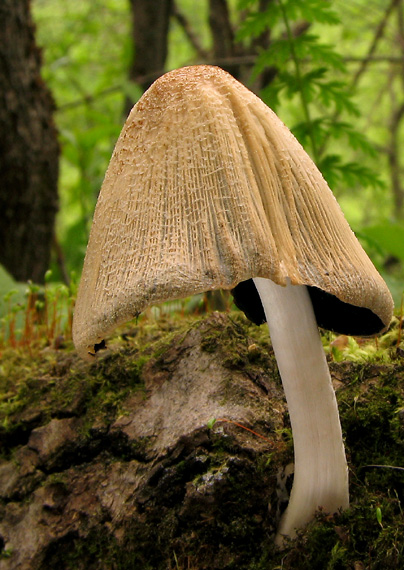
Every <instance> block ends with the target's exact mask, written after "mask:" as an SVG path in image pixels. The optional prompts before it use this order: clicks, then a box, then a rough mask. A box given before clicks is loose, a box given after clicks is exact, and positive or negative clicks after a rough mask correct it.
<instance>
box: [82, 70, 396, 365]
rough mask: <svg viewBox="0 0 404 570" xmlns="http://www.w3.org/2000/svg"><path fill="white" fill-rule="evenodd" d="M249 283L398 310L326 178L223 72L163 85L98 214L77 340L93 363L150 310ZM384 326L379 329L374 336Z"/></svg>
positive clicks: (130, 139)
mask: <svg viewBox="0 0 404 570" xmlns="http://www.w3.org/2000/svg"><path fill="white" fill-rule="evenodd" d="M252 277H265V278H268V279H272V280H273V281H274V282H276V283H278V284H280V285H284V284H285V283H286V278H289V279H290V281H291V283H292V284H299V285H308V286H309V287H312V288H315V289H318V290H320V291H322V292H325V293H326V294H329V295H330V296H333V297H336V298H337V299H338V300H340V301H341V302H343V303H345V304H348V305H350V306H355V307H359V308H364V309H366V311H370V312H371V313H372V314H373V315H375V316H376V321H377V323H378V325H377V330H373V331H370V334H373V333H376V332H378V331H380V330H381V329H383V328H385V327H386V326H387V325H388V324H389V322H390V319H391V315H392V309H393V302H392V298H391V295H390V293H389V291H388V289H387V286H386V284H385V283H384V281H383V279H382V278H381V276H380V275H379V273H378V272H377V271H376V269H375V267H374V266H373V264H372V262H371V261H370V259H369V258H368V256H367V255H366V253H365V251H364V250H363V248H362V247H361V245H360V243H359V242H358V240H357V239H356V237H355V235H354V234H353V232H352V231H351V229H350V227H349V225H348V223H347V222H346V220H345V218H344V215H343V213H342V211H341V209H340V207H339V205H338V203H337V201H336V200H335V198H334V196H333V194H332V192H331V190H330V189H329V187H328V185H327V183H326V182H325V180H324V178H323V177H322V175H321V173H320V172H319V170H318V169H317V167H316V166H315V164H314V163H313V161H312V160H311V159H310V157H309V156H308V155H307V153H306V152H305V151H304V149H303V148H302V146H301V145H300V144H299V142H298V141H297V140H296V139H295V137H294V136H293V135H292V134H291V132H290V131H289V130H288V128H287V127H286V126H285V125H284V124H283V123H282V121H281V120H280V119H279V118H278V117H277V116H276V115H275V113H274V112H273V111H271V109H269V107H267V105H265V104H264V103H263V101H261V100H260V99H259V98H258V97H257V96H256V95H254V94H253V93H252V92H251V91H249V90H248V89H247V88H246V87H244V86H243V85H242V84H241V83H239V82H238V81H237V80H235V79H234V78H233V77H232V76H231V75H229V74H228V73H226V72H225V71H223V70H222V69H220V68H218V67H213V66H204V65H201V66H191V67H185V68H181V69H178V70H175V71H171V72H169V73H167V74H165V75H163V76H162V77H160V78H159V79H158V80H157V81H155V83H154V84H153V85H152V86H151V87H150V88H149V89H148V91H146V93H145V94H144V95H143V96H142V97H141V99H140V100H139V101H138V103H137V104H136V105H135V106H134V107H133V109H132V111H131V113H130V115H129V117H128V119H127V121H126V123H125V125H124V127H123V129H122V132H121V134H120V137H119V139H118V141H117V144H116V146H115V150H114V152H113V155H112V158H111V161H110V164H109V167H108V170H107V172H106V175H105V179H104V182H103V185H102V188H101V192H100V195H99V198H98V202H97V206H96V209H95V214H94V219H93V225H92V229H91V234H90V239H89V243H88V247H87V253H86V257H85V262H84V268H83V273H82V277H81V282H80V287H79V291H78V296H77V303H76V308H75V315H74V324H73V340H74V343H75V345H76V348H77V350H78V352H79V353H80V354H82V355H83V356H86V355H87V353H88V352H90V353H91V352H93V351H94V346H95V345H97V344H98V343H100V341H101V340H102V339H103V338H104V337H105V335H106V334H108V333H109V332H111V331H112V330H113V329H114V328H115V327H116V326H117V325H119V324H122V323H123V322H126V321H128V320H130V319H131V318H134V317H135V316H137V315H138V314H139V313H140V312H141V311H143V310H144V309H145V308H146V307H148V306H149V305H152V304H156V303H160V302H163V301H167V300H172V299H177V298H181V297H185V296H189V295H192V294H195V293H200V292H204V291H208V290H213V289H219V288H221V289H233V288H234V287H235V286H236V285H238V284H239V283H240V282H243V281H246V280H249V279H250V278H252ZM374 328H375V327H374Z"/></svg>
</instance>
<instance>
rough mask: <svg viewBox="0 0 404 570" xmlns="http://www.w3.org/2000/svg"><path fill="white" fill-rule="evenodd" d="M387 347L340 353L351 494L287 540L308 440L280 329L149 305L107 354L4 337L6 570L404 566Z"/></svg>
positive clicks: (337, 371)
mask: <svg viewBox="0 0 404 570" xmlns="http://www.w3.org/2000/svg"><path fill="white" fill-rule="evenodd" d="M385 352H386V354H387V353H388V357H385V358H383V362H381V361H380V359H379V360H378V359H377V358H374V359H373V361H372V362H363V363H356V362H348V361H342V362H338V363H337V362H330V368H331V375H332V378H333V382H334V385H335V388H336V390H337V396H338V400H339V407H340V412H341V420H342V427H343V432H344V436H345V439H346V447H347V454H348V461H349V466H350V487H351V508H350V509H349V510H348V511H346V512H344V513H340V514H337V515H335V516H328V514H327V513H321V512H319V513H318V516H317V517H316V519H315V520H314V521H313V523H312V524H310V525H309V527H308V528H307V529H305V530H304V531H302V532H301V533H300V534H299V535H298V537H297V538H296V539H295V540H293V541H290V542H289V543H287V544H286V545H285V548H284V549H283V551H279V550H278V549H277V548H276V547H275V546H274V544H273V537H274V533H275V531H276V528H277V524H278V520H279V516H280V514H281V512H282V510H283V509H284V508H285V505H286V504H287V500H288V490H289V489H290V486H291V480H292V477H293V446H292V440H291V432H290V427H289V420H288V415H287V408H286V403H285V401H284V396H283V390H282V385H281V383H280V379H279V376H278V372H277V367H276V362H275V360H274V356H273V353H272V351H271V346H270V341H269V338H268V335H267V333H266V327H261V328H259V327H255V326H252V325H250V324H248V322H247V321H246V320H245V319H244V317H242V316H241V315H240V314H238V313H231V314H224V313H212V314H211V315H209V316H205V317H203V318H193V319H183V320H182V321H179V320H178V319H177V320H174V319H171V318H170V319H161V320H160V321H158V322H155V321H148V320H144V321H143V322H141V323H139V324H137V325H133V326H132V327H131V328H128V329H126V330H125V332H124V333H121V334H120V336H117V337H116V338H115V339H112V340H111V341H110V342H109V343H108V349H107V350H105V351H102V352H101V353H100V355H99V357H98V358H97V359H96V360H95V362H94V363H92V364H87V363H84V362H82V361H80V360H79V359H78V358H77V356H76V355H75V353H74V352H73V351H72V349H71V347H66V348H59V349H58V350H56V349H55V350H54V349H51V348H48V349H45V350H43V351H42V352H40V353H35V354H31V355H30V354H29V353H28V352H27V351H25V352H24V351H22V350H21V349H20V350H18V351H16V350H11V349H8V350H4V351H3V354H2V360H1V364H0V390H1V391H0V398H1V399H0V421H1V424H0V446H1V460H0V547H1V554H0V570H17V569H18V570H39V569H40V570H47V569H49V570H50V569H52V570H53V569H54V568H59V569H70V568H72V569H73V568H74V569H75V570H84V569H85V570H92V569H94V570H114V569H123V570H129V569H135V568H136V570H143V569H144V570H149V569H150V570H152V569H153V570H167V569H173V570H174V569H194V570H205V569H206V570H222V569H237V570H243V569H251V570H253V569H254V570H259V569H262V570H264V569H265V570H267V569H275V568H281V567H282V568H285V569H292V568H293V569H296V568H299V569H303V570H304V569H306V568H307V569H309V568H310V569H311V570H315V569H321V570H323V569H324V568H329V569H339V568H341V569H345V568H347V569H349V568H352V569H354V570H361V569H365V568H366V569H367V568H372V569H373V568H374V569H376V568H383V569H384V568H397V569H398V568H403V567H404V554H403V548H404V546H403V541H402V537H403V536H404V518H403V514H402V508H403V506H404V504H403V492H404V470H400V469H396V468H394V469H393V468H392V467H400V466H401V467H403V466H404V358H403V356H402V351H401V350H397V349H396V347H395V348H394V350H393V349H390V348H386V349H385ZM214 420H215V421H214ZM375 465H384V466H387V465H388V466H390V467H375Z"/></svg>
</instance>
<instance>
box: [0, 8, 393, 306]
mask: <svg viewBox="0 0 404 570" xmlns="http://www.w3.org/2000/svg"><path fill="white" fill-rule="evenodd" d="M0 21H1V26H0V133H1V137H0V241H1V244H2V245H1V248H0V264H1V271H0V293H2V294H3V295H4V294H5V293H6V292H7V290H8V289H10V288H11V287H12V286H14V285H15V282H16V281H19V282H26V281H27V280H31V281H33V282H35V283H42V282H44V280H45V276H46V280H47V281H48V282H49V281H55V282H59V283H60V282H61V283H65V284H66V285H68V284H69V283H70V281H71V280H72V279H74V280H77V279H78V278H79V276H80V272H81V267H82V263H83V258H84V254H85V248H86V244H87V239H88V233H89V230H90V227H91V220H92V215H93V211H94V207H95V203H96V200H97V196H98V192H99V190H100V187H101V184H102V180H103V177H104V173H105V171H106V168H107V166H108V162H109V159H110V156H111V153H112V150H113V148H114V144H115V142H116V140H117V137H118V135H119V133H120V130H121V128H122V126H123V123H124V121H125V118H126V116H127V114H128V112H129V110H130V108H131V107H132V105H133V104H134V103H136V101H137V100H138V99H139V97H140V96H141V95H142V93H143V91H144V90H145V89H147V87H148V86H149V85H150V84H151V83H152V82H153V81H154V80H155V79H156V78H157V77H158V76H159V75H161V74H162V73H164V72H166V71H168V70H170V69H173V68H178V67H181V66H184V65H192V64H199V63H209V64H214V65H219V66H221V67H223V68H224V69H226V70H227V71H229V72H230V73H231V74H232V75H234V76H235V77H236V78H237V79H239V80H240V81H242V82H243V83H244V84H245V85H247V87H249V88H250V89H252V90H253V91H254V92H255V93H257V94H258V95H259V96H260V97H261V98H262V99H263V100H264V101H265V102H266V103H267V104H268V105H269V106H270V107H271V108H272V109H273V110H274V111H275V112H276V113H277V114H278V115H279V116H280V118H281V119H282V120H283V121H284V122H285V123H286V125H287V126H288V127H289V128H290V129H291V130H292V131H293V132H294V134H295V135H296V136H297V138H298V139H299V140H300V142H301V143H302V144H303V146H304V147H305V149H306V150H307V152H308V153H309V154H310V155H311V157H312V158H313V160H314V161H315V162H316V164H317V165H318V167H319V168H320V170H321V171H322V173H323V175H324V177H325V178H326V179H327V181H328V183H329V185H330V186H331V188H332V190H333V192H334V194H335V195H336V197H337V200H338V201H339V203H340V205H341V207H342V209H343V211H344V213H345V215H346V217H347V219H348V221H349V223H350V224H351V227H352V229H353V230H354V231H355V233H356V234H357V236H358V238H359V239H360V240H361V243H362V244H363V246H364V248H365V249H366V250H367V252H368V254H369V255H370V257H371V259H372V260H373V262H374V263H375V265H376V266H377V268H378V269H379V271H380V272H381V273H382V275H383V277H384V278H385V279H386V281H387V283H388V285H389V287H390V289H391V291H392V294H393V296H394V299H395V302H396V305H397V306H399V305H400V302H401V299H402V292H403V289H404V265H403V263H404V178H403V176H402V174H403V170H404V153H403V152H402V147H403V141H404V130H403V124H404V0H333V1H332V2H328V1H324V0H71V1H70V2H65V1H64V0H32V1H31V2H29V1H28V0H1V1H0ZM49 269H50V270H51V271H50V272H49V271H48V270H49Z"/></svg>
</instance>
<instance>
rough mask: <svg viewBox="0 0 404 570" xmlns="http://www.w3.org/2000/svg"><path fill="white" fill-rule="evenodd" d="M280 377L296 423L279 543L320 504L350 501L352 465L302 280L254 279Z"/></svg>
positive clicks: (332, 508)
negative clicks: (282, 283) (290, 484)
mask: <svg viewBox="0 0 404 570" xmlns="http://www.w3.org/2000/svg"><path fill="white" fill-rule="evenodd" d="M254 283H255V286H256V288H257V290H258V293H259V295H260V298H261V302H262V305H263V307H264V311H265V315H266V318H267V323H268V327H269V334H270V335H271V342H272V346H273V349H274V352H275V356H276V361H277V364H278V368H279V373H280V375H281V378H282V384H283V388H284V390H285V395H286V400H287V403H288V409H289V416H290V422H291V425H292V433H293V442H294V453H295V473H294V480H293V488H292V491H291V494H290V500H289V505H288V507H287V509H286V511H285V513H284V514H283V516H282V518H281V521H280V525H279V529H278V534H277V537H276V542H277V544H279V545H281V544H282V542H283V536H285V535H287V536H294V534H295V529H297V528H301V527H303V526H304V525H305V524H306V523H307V522H308V521H309V520H310V519H312V518H313V515H314V513H315V511H316V510H318V508H319V507H322V508H323V510H324V511H325V512H329V513H334V512H336V511H338V509H346V508H348V506H349V493H348V468H347V463H346V458H345V451H344V444H343V441H342V432H341V424H340V420H339V414H338V407H337V401H336V398H335V393H334V389H333V387H332V383H331V376H330V372H329V369H328V366H327V361H326V358H325V354H324V350H323V346H322V344H321V339H320V335H319V332H318V328H317V324H316V320H315V316H314V312H313V306H312V304H311V300H310V297H309V294H308V291H307V288H306V287H305V286H302V285H290V283H288V284H287V286H286V287H281V286H280V285H277V284H276V283H273V282H272V281H270V280H269V279H263V278H260V277H259V278H255V279H254Z"/></svg>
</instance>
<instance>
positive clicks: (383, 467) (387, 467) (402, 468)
mask: <svg viewBox="0 0 404 570" xmlns="http://www.w3.org/2000/svg"><path fill="white" fill-rule="evenodd" d="M364 467H379V468H381V469H397V470H398V471H404V467H396V465H362V468H364Z"/></svg>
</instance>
